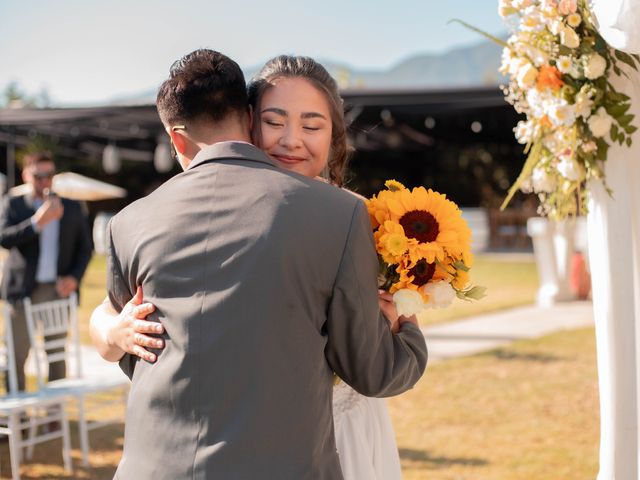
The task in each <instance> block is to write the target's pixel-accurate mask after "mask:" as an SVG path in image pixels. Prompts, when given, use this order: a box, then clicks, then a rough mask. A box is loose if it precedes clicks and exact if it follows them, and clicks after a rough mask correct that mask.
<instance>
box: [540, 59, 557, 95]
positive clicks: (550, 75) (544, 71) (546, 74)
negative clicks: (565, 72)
mask: <svg viewBox="0 0 640 480" xmlns="http://www.w3.org/2000/svg"><path fill="white" fill-rule="evenodd" d="M563 85H564V82H563V81H562V74H561V73H560V70H558V69H557V68H556V67H552V66H550V65H543V66H542V67H540V73H539V74H538V80H537V81H536V88H537V89H538V90H544V89H545V88H550V89H551V90H553V91H554V92H555V91H558V90H560V87H562V86H563Z"/></svg>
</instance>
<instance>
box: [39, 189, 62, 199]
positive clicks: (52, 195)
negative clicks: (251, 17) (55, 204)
mask: <svg viewBox="0 0 640 480" xmlns="http://www.w3.org/2000/svg"><path fill="white" fill-rule="evenodd" d="M42 193H43V195H44V199H45V200H55V199H56V198H58V194H57V193H56V192H54V191H53V190H51V189H50V188H45V189H44V190H43V191H42Z"/></svg>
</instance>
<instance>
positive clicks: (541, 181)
mask: <svg viewBox="0 0 640 480" xmlns="http://www.w3.org/2000/svg"><path fill="white" fill-rule="evenodd" d="M531 183H532V185H533V191H534V192H536V193H542V192H544V193H551V192H553V191H554V190H555V189H556V179H555V178H554V177H552V176H551V175H549V174H548V173H547V172H546V171H545V170H544V169H542V168H534V169H533V173H532V174H531Z"/></svg>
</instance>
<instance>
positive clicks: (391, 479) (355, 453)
mask: <svg viewBox="0 0 640 480" xmlns="http://www.w3.org/2000/svg"><path fill="white" fill-rule="evenodd" d="M333 424H334V428H335V435H336V445H337V447H338V455H339V456H340V466H341V467H342V473H343V475H344V480H398V479H402V472H401V470H400V458H399V455H398V447H397V445H396V439H395V433H394V432H393V427H392V425H391V419H390V418H389V412H388V411H387V405H386V403H385V401H384V399H382V398H369V397H365V396H363V395H360V394H359V393H358V392H356V391H355V390H354V389H353V388H351V387H350V386H349V385H347V384H346V383H344V382H342V381H340V382H339V383H338V384H337V385H335V386H334V387H333Z"/></svg>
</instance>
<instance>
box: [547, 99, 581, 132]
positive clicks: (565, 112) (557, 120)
mask: <svg viewBox="0 0 640 480" xmlns="http://www.w3.org/2000/svg"><path fill="white" fill-rule="evenodd" d="M549 117H550V118H551V121H552V122H553V124H554V125H564V126H565V127H570V126H571V125H573V124H574V122H575V121H576V112H575V110H574V108H573V107H572V106H571V105H566V104H555V105H552V106H551V107H550V108H549Z"/></svg>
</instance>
